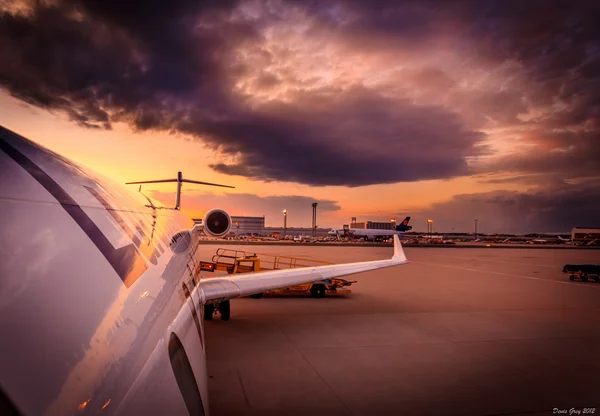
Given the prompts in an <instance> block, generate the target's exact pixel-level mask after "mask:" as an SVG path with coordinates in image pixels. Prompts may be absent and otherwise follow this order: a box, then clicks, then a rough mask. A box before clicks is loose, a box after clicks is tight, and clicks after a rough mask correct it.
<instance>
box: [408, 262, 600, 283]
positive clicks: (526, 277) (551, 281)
mask: <svg viewBox="0 0 600 416" xmlns="http://www.w3.org/2000/svg"><path fill="white" fill-rule="evenodd" d="M410 262H411V263H416V264H425V265H428V266H438V267H446V268H448V269H457V270H466V271H469V272H478V273H489V274H497V275H500V276H511V277H520V278H522V279H530V280H541V281H542V282H549V283H560V284H563V285H571V286H574V285H576V286H588V287H595V288H600V285H598V284H596V285H593V284H588V283H583V282H571V281H569V282H564V281H562V280H550V279H544V278H542V277H534V276H525V275H522V274H514V273H502V272H491V271H489V270H479V269H471V268H468V267H457V266H447V265H445V264H436V263H426V262H423V261H414V260H411V261H410Z"/></svg>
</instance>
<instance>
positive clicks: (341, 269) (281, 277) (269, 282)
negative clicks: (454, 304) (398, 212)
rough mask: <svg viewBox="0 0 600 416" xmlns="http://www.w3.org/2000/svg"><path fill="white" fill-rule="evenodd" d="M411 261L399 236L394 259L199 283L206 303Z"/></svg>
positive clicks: (272, 272)
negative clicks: (407, 257)
mask: <svg viewBox="0 0 600 416" xmlns="http://www.w3.org/2000/svg"><path fill="white" fill-rule="evenodd" d="M406 263H408V260H407V259H406V255H405V254H404V250H403V249H402V245H401V244H400V240H399V239H398V236H397V235H395V236H394V255H393V257H392V258H391V259H386V260H375V261H365V262H360V263H346V264H333V265H328V266H318V267H305V268H298V269H287V270H273V271H267V272H259V273H249V274H248V275H246V276H240V277H224V278H211V279H207V280H203V281H201V282H200V291H201V293H202V297H203V299H202V300H203V303H205V302H208V301H223V300H227V299H233V298H239V297H243V296H249V295H253V294H255V293H261V292H266V291H268V290H273V289H281V288H285V287H289V286H294V285H299V284H302V283H309V282H316V281H319V280H324V279H330V278H333V277H340V276H345V275H348V274H354V273H361V272H366V271H369V270H377V269H383V268H385V267H392V266H398V265H400V264H406Z"/></svg>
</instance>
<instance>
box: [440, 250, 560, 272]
mask: <svg viewBox="0 0 600 416" xmlns="http://www.w3.org/2000/svg"><path fill="white" fill-rule="evenodd" d="M437 257H446V258H449V259H459V260H471V259H473V258H472V257H458V256H444V255H443V254H438V255H437ZM473 260H480V261H490V262H494V263H506V260H504V261H503V260H491V259H490V260H488V259H481V258H474V259H473ZM510 263H511V264H522V265H524V266H535V267H547V268H550V269H556V266H547V265H542V264H531V263H521V262H516V261H511V262H510Z"/></svg>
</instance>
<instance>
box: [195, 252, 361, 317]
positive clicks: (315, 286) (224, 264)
mask: <svg viewBox="0 0 600 416" xmlns="http://www.w3.org/2000/svg"><path fill="white" fill-rule="evenodd" d="M327 264H332V263H329V262H325V261H318V260H309V259H303V258H299V257H287V256H275V255H268V254H261V255H257V254H256V253H248V252H244V251H239V250H231V249H225V248H219V249H217V252H216V254H215V255H214V256H213V257H212V261H210V262H206V261H200V265H199V266H198V270H197V274H198V273H200V272H201V271H207V272H214V271H215V270H217V271H225V272H227V273H228V274H237V273H253V272H260V271H266V270H281V269H290V268H297V267H310V266H324V265H327ZM352 283H356V281H350V280H345V279H338V278H334V279H326V280H321V281H318V282H312V283H305V284H301V285H296V286H290V287H287V288H283V289H277V290H270V291H268V292H265V293H257V294H255V295H251V296H250V297H252V298H255V299H259V298H261V297H263V295H291V294H307V293H309V294H310V295H311V296H312V297H314V298H322V297H324V296H325V295H326V294H332V295H342V294H348V293H350V289H348V288H347V287H349V286H350V285H352ZM217 312H218V313H220V314H221V319H223V320H225V321H226V320H228V319H229V317H230V306H229V301H225V302H220V303H219V304H206V305H205V306H204V319H206V320H211V319H212V317H213V315H214V314H216V313H217Z"/></svg>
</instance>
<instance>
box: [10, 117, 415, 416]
mask: <svg viewBox="0 0 600 416" xmlns="http://www.w3.org/2000/svg"><path fill="white" fill-rule="evenodd" d="M230 227H231V218H230V216H229V214H227V213H226V212H225V211H223V210H220V209H214V210H211V211H209V212H208V213H207V214H206V215H205V217H204V221H203V232H204V233H206V234H209V235H214V236H222V235H227V233H228V232H229V229H230ZM0 232H1V239H0V243H1V247H2V249H1V250H0V276H1V278H0V331H1V333H2V359H0V413H1V414H3V415H4V414H18V415H41V414H44V415H50V416H52V415H92V414H93V415H97V414H101V415H178V414H193V415H204V414H207V413H208V387H207V368H206V358H205V350H206V348H207V347H206V345H205V337H204V328H203V318H204V317H203V313H204V307H203V306H204V305H205V304H219V305H220V306H221V307H222V308H227V309H228V308H229V300H230V299H233V298H238V297H242V296H248V295H252V294H256V293H261V292H265V291H268V290H271V289H277V288H282V287H288V286H293V285H297V284H302V283H307V282H313V281H318V280H323V279H328V278H332V277H337V276H344V275H347V274H353V273H359V272H364V271H367V270H375V269H380V268H384V267H392V266H396V265H400V264H405V263H407V262H408V261H407V259H406V256H405V255H404V251H403V250H402V247H401V245H400V242H399V240H398V238H397V237H395V239H394V254H393V257H391V258H390V259H387V260H378V261H369V262H361V263H350V264H339V265H327V266H320V267H310V268H301V269H289V270H275V271H267V272H259V273H250V274H248V275H241V276H240V275H238V277H222V278H209V279H202V280H198V275H197V273H196V271H197V270H198V267H199V263H198V261H197V259H196V256H195V251H196V249H197V247H198V240H199V235H200V227H199V226H198V225H194V223H193V221H192V220H191V219H189V218H187V217H186V216H184V215H183V214H182V213H181V212H180V211H179V210H177V209H174V208H169V207H166V206H164V205H162V204H159V203H158V202H156V201H153V200H151V199H150V198H147V197H146V196H144V195H143V194H142V193H141V192H136V191H135V190H130V189H128V188H127V187H126V186H125V185H121V184H116V183H113V182H112V181H111V180H109V179H106V178H104V177H102V176H101V175H99V174H96V173H93V172H91V171H89V170H87V169H84V168H81V167H80V166H78V165H76V164H75V163H73V162H72V161H70V160H68V159H66V158H64V157H62V156H59V155H57V154H55V153H53V152H51V151H49V150H47V149H45V148H42V147H41V146H39V145H37V144H35V143H33V142H30V141H28V140H27V139H25V138H23V137H21V136H19V135H17V134H15V133H13V132H11V131H9V130H7V129H5V128H3V127H0Z"/></svg>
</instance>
